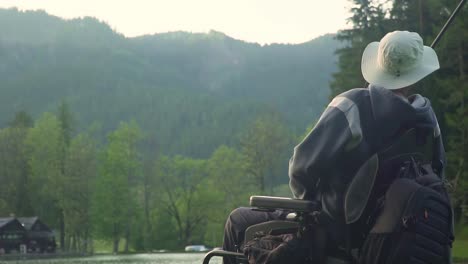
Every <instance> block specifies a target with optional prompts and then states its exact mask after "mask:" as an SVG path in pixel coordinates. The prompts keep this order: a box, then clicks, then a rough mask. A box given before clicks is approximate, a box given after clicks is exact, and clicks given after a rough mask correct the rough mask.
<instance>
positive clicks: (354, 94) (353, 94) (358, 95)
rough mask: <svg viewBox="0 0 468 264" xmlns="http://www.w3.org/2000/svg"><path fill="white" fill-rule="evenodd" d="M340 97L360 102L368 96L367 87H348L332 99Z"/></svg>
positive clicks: (355, 102)
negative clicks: (348, 88)
mask: <svg viewBox="0 0 468 264" xmlns="http://www.w3.org/2000/svg"><path fill="white" fill-rule="evenodd" d="M342 98H346V99H348V100H350V101H352V102H353V103H354V104H358V105H359V104H361V103H362V102H363V101H364V100H367V99H366V98H369V89H367V88H354V89H350V90H348V91H346V92H343V93H341V94H339V95H337V96H335V98H334V99H333V100H334V101H336V100H337V99H338V100H340V99H342Z"/></svg>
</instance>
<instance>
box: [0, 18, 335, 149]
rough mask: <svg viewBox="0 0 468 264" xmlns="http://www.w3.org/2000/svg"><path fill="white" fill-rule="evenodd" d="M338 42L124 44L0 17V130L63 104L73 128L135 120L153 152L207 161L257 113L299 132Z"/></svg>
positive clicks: (71, 24)
mask: <svg viewBox="0 0 468 264" xmlns="http://www.w3.org/2000/svg"><path fill="white" fill-rule="evenodd" d="M337 45H338V42H337V41H336V40H334V39H333V36H331V35H329V36H323V37H321V38H318V39H315V40H312V41H310V42H307V43H304V44H300V45H281V44H272V45H266V46H260V45H258V44H253V43H246V42H243V41H239V40H235V39H232V38H230V37H229V36H226V35H224V34H223V33H220V32H215V31H212V32H210V33H208V34H198V33H197V34H194V33H186V32H174V33H165V34H157V35H151V36H143V37H137V38H125V37H123V36H122V35H120V34H119V33H117V32H114V31H113V30H112V29H111V28H110V27H109V26H108V25H106V24H104V23H101V22H99V21H97V20H96V19H94V18H83V19H74V20H62V19H60V18H57V17H53V16H49V15H47V14H46V13H44V12H19V11H17V10H14V9H10V10H0V79H1V80H2V84H1V92H2V94H1V97H0V113H1V114H0V126H5V125H6V124H7V122H8V121H9V120H11V119H12V118H13V116H14V113H15V112H17V111H22V110H25V111H26V112H28V113H30V114H32V115H33V117H35V118H37V117H38V116H39V115H40V114H41V113H42V112H44V111H51V110H53V109H55V108H56V107H57V105H58V104H59V103H60V101H62V100H66V101H67V102H68V104H69V105H70V109H72V111H73V112H74V113H75V117H76V122H77V123H76V124H77V127H76V128H77V130H78V131H79V130H82V129H84V128H86V127H87V126H89V125H90V124H91V123H93V122H97V123H99V124H101V126H102V130H101V132H102V133H101V135H104V134H105V133H106V132H108V131H110V130H112V129H115V128H116V126H117V125H118V123H119V122H120V121H128V120H131V119H134V120H136V121H137V123H139V124H141V125H142V128H143V129H144V131H145V132H146V133H148V136H149V138H151V139H152V141H154V142H157V146H153V147H154V148H156V147H159V148H162V149H163V150H164V152H165V153H168V154H183V155H190V156H194V157H206V156H208V155H209V154H211V152H212V151H213V150H214V149H215V148H216V147H217V146H218V145H220V144H228V145H233V144H238V142H239V134H240V133H241V131H242V128H243V127H245V126H246V125H247V124H248V122H250V121H252V120H253V119H254V118H255V115H256V113H260V112H264V111H267V112H270V111H276V112H278V113H280V114H281V115H282V116H283V117H284V119H285V121H286V122H287V124H288V126H289V127H290V128H291V129H292V131H294V132H297V131H301V132H302V130H303V129H305V127H306V126H307V125H309V124H310V123H312V122H313V121H314V120H315V119H316V118H317V115H318V114H319V113H320V112H321V111H322V110H323V107H324V105H325V104H326V101H327V97H328V95H329V89H328V86H329V84H328V82H329V81H330V78H331V73H332V72H333V71H334V70H335V69H336V66H335V59H334V58H335V57H334V54H333V53H334V50H335V49H336V47H337Z"/></svg>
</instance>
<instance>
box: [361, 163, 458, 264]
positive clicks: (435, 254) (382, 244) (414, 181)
mask: <svg viewBox="0 0 468 264" xmlns="http://www.w3.org/2000/svg"><path fill="white" fill-rule="evenodd" d="M453 239H454V237H453V213H452V208H451V205H450V200H449V197H448V194H447V191H446V188H445V185H444V182H443V181H442V180H441V179H440V178H439V176H437V175H436V174H435V173H434V172H433V171H432V169H431V167H430V165H424V166H422V165H419V164H416V163H415V161H414V160H413V161H412V162H411V163H410V166H406V167H405V168H404V170H403V175H401V177H400V178H398V179H396V180H395V181H394V182H393V183H392V184H391V185H390V187H389V189H388V190H387V192H386V194H385V202H384V206H383V208H382V211H381V212H380V214H379V216H378V217H377V220H376V222H375V224H374V226H373V228H372V230H371V232H370V234H369V235H368V236H367V238H366V240H365V242H364V245H363V247H362V248H361V252H360V257H359V263H363V264H364V263H365V264H374V263H375V264H381V263H382V264H390V263H392V264H393V263H395V264H396V263H398V264H405V263H417V264H418V263H421V264H422V263H451V260H450V257H451V256H450V251H451V244H452V241H453Z"/></svg>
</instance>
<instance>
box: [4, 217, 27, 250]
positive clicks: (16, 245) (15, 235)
mask: <svg viewBox="0 0 468 264" xmlns="http://www.w3.org/2000/svg"><path fill="white" fill-rule="evenodd" d="M21 244H26V229H25V228H24V227H23V225H22V224H21V222H20V221H18V219H16V218H14V217H4V218H0V254H2V253H3V254H4V253H10V252H12V251H17V252H19V251H20V245H21Z"/></svg>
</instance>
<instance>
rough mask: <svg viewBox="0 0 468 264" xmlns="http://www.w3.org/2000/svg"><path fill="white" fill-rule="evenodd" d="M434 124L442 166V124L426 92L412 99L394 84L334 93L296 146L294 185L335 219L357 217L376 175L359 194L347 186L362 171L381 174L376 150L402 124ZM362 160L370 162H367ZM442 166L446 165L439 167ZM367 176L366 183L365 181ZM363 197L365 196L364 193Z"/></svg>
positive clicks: (296, 191)
mask: <svg viewBox="0 0 468 264" xmlns="http://www.w3.org/2000/svg"><path fill="white" fill-rule="evenodd" d="M412 127H416V128H417V127H429V128H433V131H434V141H435V142H437V152H439V153H438V155H437V158H435V159H437V160H438V161H437V162H439V163H440V167H442V166H443V163H444V161H445V156H444V149H443V145H442V140H441V135H440V129H439V125H438V123H437V119H436V116H435V114H434V111H433V110H432V108H431V104H430V102H429V100H428V99H427V98H424V97H422V96H420V95H418V94H416V95H412V96H410V97H409V98H408V99H406V98H403V97H401V96H399V95H396V94H395V93H393V92H392V91H390V90H387V89H384V88H381V87H375V86H370V87H369V88H359V89H352V90H350V91H347V92H345V93H342V94H340V95H338V96H337V97H335V98H334V99H333V100H332V101H331V103H330V104H329V105H328V107H327V108H326V110H325V111H324V112H323V114H322V116H321V117H320V119H319V121H318V122H317V124H316V125H315V127H314V128H313V130H312V131H311V132H310V133H309V135H308V136H307V137H306V138H305V139H304V140H303V141H302V142H301V143H300V144H299V145H297V146H296V147H295V148H294V154H293V156H292V158H291V160H290V164H289V177H290V187H291V190H292V192H293V194H294V196H295V197H296V198H299V199H307V200H317V199H320V200H321V201H322V207H323V211H324V212H326V213H327V214H328V215H329V216H330V217H331V218H332V219H333V220H334V221H337V222H346V223H348V224H349V223H353V222H355V221H357V219H358V218H359V217H360V216H361V214H362V212H363V210H364V207H365V205H366V203H367V200H366V198H367V199H368V198H369V195H370V192H371V189H372V186H373V178H372V177H375V175H372V177H369V179H371V180H364V183H362V182H359V183H356V184H355V185H359V186H358V188H357V191H355V193H356V192H358V193H357V197H361V198H359V199H354V200H353V199H348V200H349V201H348V204H346V202H347V201H346V200H347V198H346V197H345V194H346V192H347V191H348V189H349V187H350V186H351V185H352V184H351V183H352V181H353V180H354V178H355V175H356V174H357V173H358V171H362V170H363V167H365V168H364V171H366V172H369V173H370V174H372V173H373V174H376V173H377V171H376V168H377V166H378V165H377V164H376V163H378V160H377V159H375V154H376V153H377V152H378V151H380V150H381V149H382V148H383V147H384V146H386V145H388V144H389V143H390V142H391V141H392V140H394V139H395V137H396V135H398V134H399V132H400V131H402V129H408V128H412ZM363 164H366V165H365V166H364V165H363ZM440 169H441V168H440ZM365 181H367V183H366V182H365ZM363 197H364V199H363Z"/></svg>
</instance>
